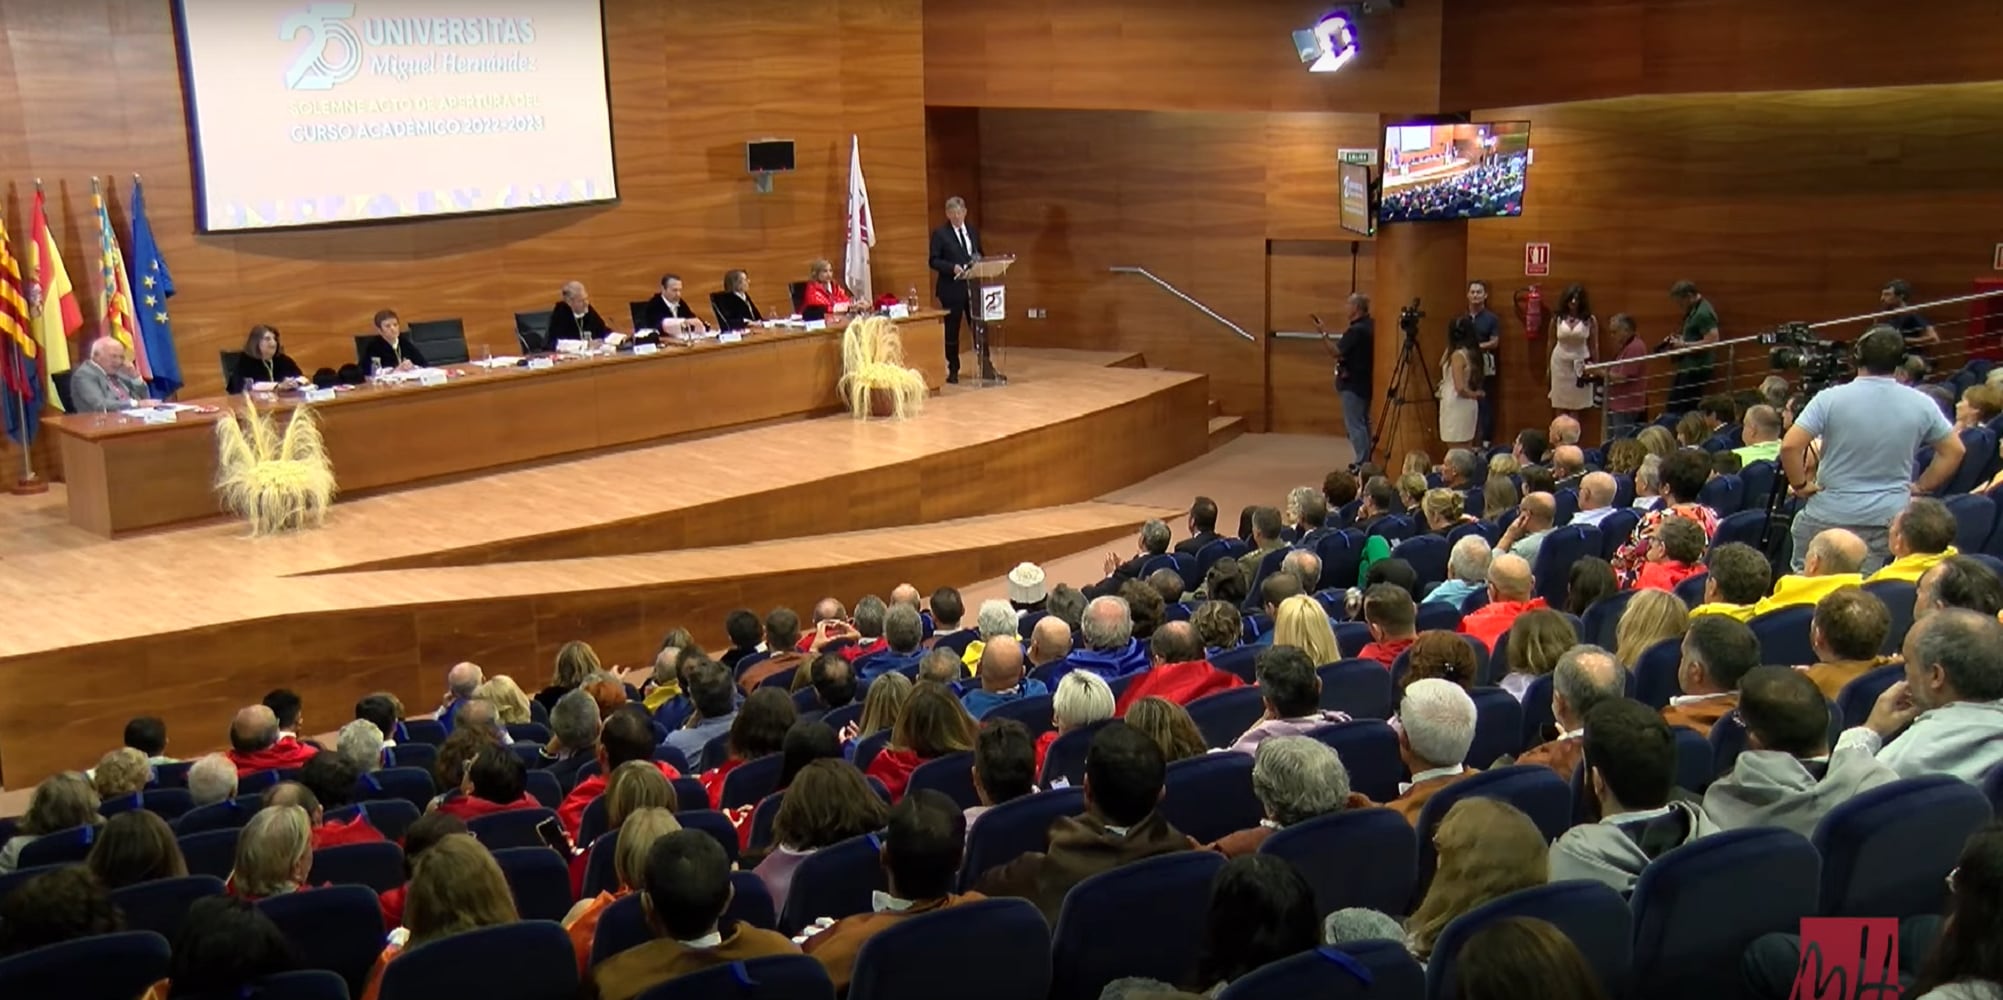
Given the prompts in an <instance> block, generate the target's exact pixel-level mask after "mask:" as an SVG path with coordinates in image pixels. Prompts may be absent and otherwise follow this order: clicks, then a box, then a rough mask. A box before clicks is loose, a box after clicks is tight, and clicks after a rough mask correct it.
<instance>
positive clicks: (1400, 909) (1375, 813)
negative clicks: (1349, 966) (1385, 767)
mask: <svg viewBox="0 0 2003 1000" xmlns="http://www.w3.org/2000/svg"><path fill="white" fill-rule="evenodd" d="M1259 853H1260V854H1270V855H1273V856H1275V857H1278V858H1283V859H1285V860H1287V861H1290V862H1292V863H1293V865H1294V867H1295V868H1297V869H1299V870H1300V873H1301V875H1302V876H1304V877H1305V878H1306V879H1307V880H1308V884H1309V885H1312V886H1314V896H1315V905H1316V908H1317V910H1318V911H1319V912H1320V913H1321V915H1323V916H1327V915H1328V914H1330V913H1333V912H1335V911H1336V910H1340V909H1345V908H1348V907H1352V906H1360V907H1364V908H1366V909H1372V910H1377V911H1379V912H1382V913H1388V914H1391V915H1392V916H1402V915H1404V913H1405V911H1406V910H1407V908H1408V907H1409V906H1410V904H1411V900H1412V890H1413V888H1414V886H1415V885H1416V884H1417V881H1418V877H1419V840H1418V835H1417V834H1416V833H1414V832H1413V831H1412V824H1411V823H1409V822H1406V820H1405V817H1403V816H1400V815H1398V814H1397V813H1396V812H1394V811H1392V810H1390V809H1344V810H1342V811H1341V812H1334V813H1330V814H1328V815H1326V816H1317V817H1315V818H1313V819H1311V820H1307V821H1305V822H1301V823H1295V824H1293V825H1291V826H1288V827H1286V828H1284V829H1281V830H1278V831H1275V832H1274V833H1273V835H1272V836H1270V837H1267V838H1266V842H1265V843H1264V844H1261V845H1260V846H1259Z"/></svg>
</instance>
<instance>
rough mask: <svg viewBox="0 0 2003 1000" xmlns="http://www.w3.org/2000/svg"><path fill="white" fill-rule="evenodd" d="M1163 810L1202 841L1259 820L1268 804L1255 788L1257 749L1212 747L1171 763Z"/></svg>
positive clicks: (1173, 822)
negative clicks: (1254, 755)
mask: <svg viewBox="0 0 2003 1000" xmlns="http://www.w3.org/2000/svg"><path fill="white" fill-rule="evenodd" d="M1161 814H1162V818H1163V819H1166V820H1168V822H1169V825H1170V826H1173V827H1175V828H1176V829H1177V830H1180V831H1182V832H1183V833H1185V834H1188V835H1189V836H1191V837H1195V838H1196V840H1197V842H1198V843H1202V844H1208V843H1210V842H1212V841H1215V840H1218V839H1220V838H1223V837H1225V836H1228V835H1230V834H1233V833H1236V832H1238V831H1239V830H1244V829H1249V828H1251V827H1254V826H1257V825H1258V823H1259V820H1260V819H1262V818H1263V817H1264V816H1265V815H1266V810H1265V806H1263V805H1262V804H1260V802H1259V798H1258V796H1256V795H1254V794H1252V755H1251V754H1246V753H1212V754H1204V755H1202V756H1200V757H1192V758H1189V759H1188V760H1179V761H1176V762H1175V763H1173V764H1170V765H1169V766H1168V770H1167V773H1166V776H1165V778H1164V780H1163V782H1162V800H1161Z"/></svg>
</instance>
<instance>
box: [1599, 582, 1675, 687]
mask: <svg viewBox="0 0 2003 1000" xmlns="http://www.w3.org/2000/svg"><path fill="white" fill-rule="evenodd" d="M1689 626H1690V606H1689V605H1687V604H1685V603H1683V599H1682V598H1680V597H1677V596H1676V595H1675V594H1672V593H1670V592H1669V591H1666V590H1637V591H1635V593H1634V596H1633V597H1632V598H1630V599H1629V600H1628V602H1627V608H1626V610H1624V611H1622V612H1621V616H1620V621H1619V622H1617V623H1616V624H1615V625H1614V657H1615V658H1616V659H1618V660H1620V665H1621V666H1623V667H1626V668H1627V669H1629V670H1633V669H1634V668H1635V667H1636V666H1638V665H1640V663H1641V654H1643V653H1646V652H1648V651H1649V649H1650V648H1652V647H1654V646H1655V645H1656V644H1657V643H1661V642H1667V641H1668V640H1670V639H1678V638H1681V637H1682V635H1683V633H1684V632H1685V631H1686V630H1687V629H1688V628H1689Z"/></svg>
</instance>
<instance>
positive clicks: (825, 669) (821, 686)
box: [807, 653, 856, 711]
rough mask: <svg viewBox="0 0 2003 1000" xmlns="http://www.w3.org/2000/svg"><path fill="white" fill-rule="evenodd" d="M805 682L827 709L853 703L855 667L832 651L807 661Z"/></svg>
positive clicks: (830, 709)
mask: <svg viewBox="0 0 2003 1000" xmlns="http://www.w3.org/2000/svg"><path fill="white" fill-rule="evenodd" d="M807 683H808V685H809V686H811V687H812V688H813V690H814V697H815V698H816V699H818V700H819V701H820V703H821V707H822V708H823V709H826V710H828V711H833V710H835V709H837V708H844V707H847V706H849V705H852V704H854V703H855V689H856V680H855V667H854V666H853V665H851V664H850V663H849V662H848V661H847V660H844V659H842V658H841V657H840V656H839V655H837V654H834V653H822V654H820V655H818V656H815V657H814V658H813V659H812V660H810V661H808V663H807Z"/></svg>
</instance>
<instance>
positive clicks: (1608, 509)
mask: <svg viewBox="0 0 2003 1000" xmlns="http://www.w3.org/2000/svg"><path fill="white" fill-rule="evenodd" d="M1618 492H1620V489H1619V486H1618V484H1616V483H1615V482H1614V477H1613V476H1612V475H1611V474H1609V473H1605V472H1588V473H1586V474H1585V475H1584V476H1582V477H1580V479H1579V509H1578V510H1577V511H1576V512H1574V513H1573V514H1572V522H1571V523H1573V524H1577V525H1591V526H1593V527H1595V528H1597V527H1599V525H1600V522H1601V521H1602V520H1605V518H1606V516H1607V515H1608V514H1611V513H1613V512H1614V495H1615V494H1616V493H1618Z"/></svg>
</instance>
